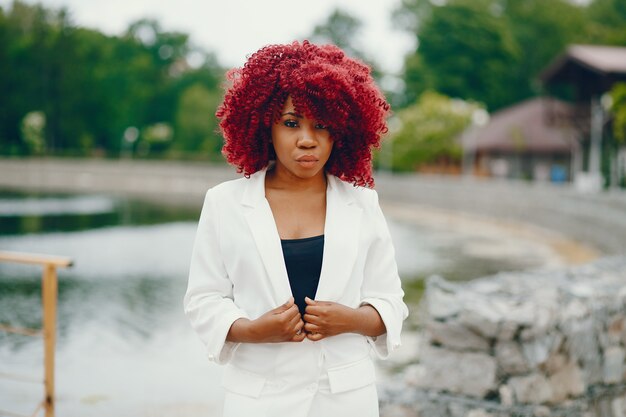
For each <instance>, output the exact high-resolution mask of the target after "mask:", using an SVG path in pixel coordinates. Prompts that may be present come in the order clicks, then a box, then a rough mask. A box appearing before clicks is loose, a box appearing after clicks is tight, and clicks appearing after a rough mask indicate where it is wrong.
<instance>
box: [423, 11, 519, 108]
mask: <svg viewBox="0 0 626 417" xmlns="http://www.w3.org/2000/svg"><path fill="white" fill-rule="evenodd" d="M418 39H419V49H418V51H417V52H418V54H419V55H420V56H421V57H422V59H423V62H424V66H425V67H426V68H427V71H428V72H429V78H430V79H432V81H433V85H430V86H427V87H428V88H434V89H435V90H437V91H441V92H442V93H444V94H446V95H449V96H452V97H460V98H464V99H472V100H476V101H480V102H483V103H486V104H487V107H489V108H490V109H497V108H500V107H502V106H504V105H507V104H510V103H511V102H512V101H514V100H512V98H511V96H510V89H511V84H512V82H513V80H514V77H513V75H512V73H511V68H514V67H515V66H516V65H518V63H519V54H518V52H519V51H518V49H517V47H516V44H515V42H514V41H513V38H512V37H511V33H510V31H509V29H508V28H507V26H506V25H505V24H504V22H503V21H502V19H500V18H499V17H498V16H497V15H495V14H494V12H492V11H491V10H490V8H489V7H488V4H487V2H486V1H479V0H456V1H453V2H450V3H448V4H446V5H445V6H441V7H435V8H434V9H433V10H432V13H431V15H430V17H429V19H428V20H427V21H425V22H424V23H423V25H422V26H421V28H420V30H419V33H418Z"/></svg>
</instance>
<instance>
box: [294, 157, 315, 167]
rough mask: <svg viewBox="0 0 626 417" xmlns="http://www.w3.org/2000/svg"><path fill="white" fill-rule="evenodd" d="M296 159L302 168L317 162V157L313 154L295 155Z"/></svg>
mask: <svg viewBox="0 0 626 417" xmlns="http://www.w3.org/2000/svg"><path fill="white" fill-rule="evenodd" d="M296 161H297V162H298V164H300V166H302V167H304V168H311V167H313V166H315V165H316V164H317V161H318V159H317V158H316V157H315V156H313V155H302V156H299V157H297V158H296Z"/></svg>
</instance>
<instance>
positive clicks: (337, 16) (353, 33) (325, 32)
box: [311, 9, 365, 60]
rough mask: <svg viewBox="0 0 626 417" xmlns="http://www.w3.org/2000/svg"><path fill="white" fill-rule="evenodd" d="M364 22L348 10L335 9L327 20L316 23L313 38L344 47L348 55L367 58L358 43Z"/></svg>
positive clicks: (315, 40) (316, 40) (318, 41)
mask: <svg viewBox="0 0 626 417" xmlns="http://www.w3.org/2000/svg"><path fill="white" fill-rule="evenodd" d="M362 29H363V22H361V20H359V19H358V18H356V17H354V16H352V15H351V14H349V13H348V12H346V11H344V10H341V9H335V10H334V11H333V12H332V13H331V14H330V15H329V16H328V17H327V18H326V21H325V22H323V23H320V24H318V25H316V26H315V27H314V28H313V33H312V34H311V40H312V41H313V42H317V43H331V44H333V45H337V46H338V47H340V48H341V49H343V50H344V51H345V52H346V53H347V54H348V55H350V56H352V57H355V58H360V59H363V60H364V59H365V54H364V53H363V51H362V50H360V48H359V47H358V46H357V45H356V40H357V39H358V36H359V33H360V32H361V31H362Z"/></svg>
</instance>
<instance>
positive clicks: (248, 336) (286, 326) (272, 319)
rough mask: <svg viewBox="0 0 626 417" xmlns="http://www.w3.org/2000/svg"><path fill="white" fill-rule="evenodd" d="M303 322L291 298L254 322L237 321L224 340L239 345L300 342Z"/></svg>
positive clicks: (303, 336) (303, 337)
mask: <svg viewBox="0 0 626 417" xmlns="http://www.w3.org/2000/svg"><path fill="white" fill-rule="evenodd" d="M303 327H304V322H303V321H302V317H300V312H299V311H298V306H297V305H296V304H295V302H294V299H293V297H290V298H289V300H287V302H286V303H285V304H283V305H281V306H278V307H276V308H275V309H272V310H270V311H268V312H267V313H265V314H263V315H262V316H261V317H259V318H257V319H255V320H248V319H244V318H241V319H238V320H235V322H234V323H233V324H232V326H231V327H230V330H229V331H228V335H227V336H226V340H228V341H230V342H239V343H278V342H301V341H303V340H304V339H305V337H306V334H305V333H304V329H303Z"/></svg>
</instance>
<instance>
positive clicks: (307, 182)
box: [265, 165, 327, 192]
mask: <svg viewBox="0 0 626 417" xmlns="http://www.w3.org/2000/svg"><path fill="white" fill-rule="evenodd" d="M326 182H327V180H326V173H325V171H324V170H322V171H320V172H319V173H317V174H316V175H314V176H313V177H310V178H300V177H297V176H295V175H294V174H293V173H291V172H289V171H288V170H286V169H281V167H279V166H276V165H275V166H273V167H269V168H268V170H267V173H266V175H265V184H266V185H267V186H269V187H271V188H274V189H282V190H287V191H295V192H297V191H307V192H310V191H313V192H315V191H319V192H321V191H326Z"/></svg>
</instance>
